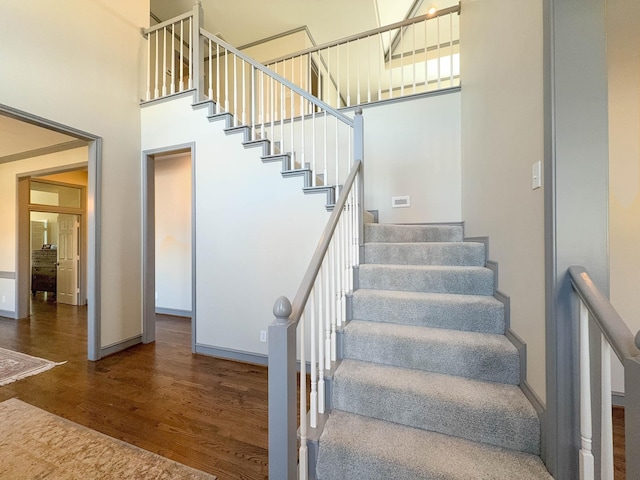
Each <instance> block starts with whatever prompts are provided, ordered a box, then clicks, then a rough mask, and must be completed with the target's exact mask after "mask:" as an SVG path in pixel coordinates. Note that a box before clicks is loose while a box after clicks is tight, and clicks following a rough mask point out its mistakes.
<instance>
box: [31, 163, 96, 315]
mask: <svg viewBox="0 0 640 480" xmlns="http://www.w3.org/2000/svg"><path fill="white" fill-rule="evenodd" d="M86 167H87V163H86V162H82V163H79V164H75V165H65V166H63V167H60V169H55V171H52V172H48V173H50V174H55V173H66V172H72V171H75V170H78V169H83V168H86ZM39 175H40V174H39ZM24 176H25V175H23V174H20V177H21V178H22V177H24ZM34 177H36V178H37V175H30V176H28V178H29V182H31V180H33V178H34ZM36 181H37V182H39V183H48V184H50V185H60V186H63V187H72V188H78V189H80V199H81V202H80V208H73V207H59V206H51V205H40V204H32V203H30V202H29V203H28V204H27V208H28V210H29V217H30V216H31V212H43V213H56V214H68V215H77V216H78V221H79V222H80V235H79V237H78V242H79V245H78V247H79V251H80V263H79V265H78V285H79V287H80V292H78V306H80V305H86V304H87V300H88V298H87V276H88V272H87V259H86V257H87V222H86V215H87V187H85V186H84V185H77V184H73V183H65V182H57V181H52V180H41V179H39V178H37V180H36ZM29 220H31V218H29ZM29 225H31V223H29ZM28 238H29V240H30V239H31V232H30V231H29V233H28ZM19 241H20V242H22V241H24V238H22V237H21V238H19ZM29 253H30V252H29Z"/></svg>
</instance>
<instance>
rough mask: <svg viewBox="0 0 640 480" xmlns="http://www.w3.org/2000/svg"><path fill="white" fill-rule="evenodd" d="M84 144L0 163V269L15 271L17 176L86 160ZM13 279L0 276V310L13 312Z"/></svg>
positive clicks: (7, 312) (14, 291) (14, 299)
mask: <svg viewBox="0 0 640 480" xmlns="http://www.w3.org/2000/svg"><path fill="white" fill-rule="evenodd" d="M87 157H88V150H87V148H86V147H82V148H76V149H74V150H67V151H64V152H58V153H52V154H49V155H42V156H39V157H34V158H28V159H24V160H19V161H15V162H8V163H0V205H2V208H0V225H2V228H0V272H15V271H16V239H17V233H16V212H17V205H16V198H17V177H18V175H20V176H22V175H24V174H27V173H31V172H39V171H41V170H44V169H47V168H52V167H58V166H63V165H71V164H77V163H82V162H86V161H87ZM15 309H16V281H15V279H0V310H2V311H4V312H5V313H6V314H11V315H12V316H13V314H14V313H15Z"/></svg>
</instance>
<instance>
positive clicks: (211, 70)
mask: <svg viewBox="0 0 640 480" xmlns="http://www.w3.org/2000/svg"><path fill="white" fill-rule="evenodd" d="M211 50H212V49H211V39H209V100H213V56H212V55H211V53H212V51H211Z"/></svg>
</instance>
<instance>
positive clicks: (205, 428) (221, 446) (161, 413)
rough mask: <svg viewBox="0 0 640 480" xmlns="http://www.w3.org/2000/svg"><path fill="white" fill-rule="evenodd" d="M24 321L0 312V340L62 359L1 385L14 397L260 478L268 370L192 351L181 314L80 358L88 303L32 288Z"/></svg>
mask: <svg viewBox="0 0 640 480" xmlns="http://www.w3.org/2000/svg"><path fill="white" fill-rule="evenodd" d="M32 309H33V315H32V317H31V319H29V320H20V321H15V320H10V319H3V318H0V347H4V348H8V349H12V350H16V351H20V352H24V353H27V354H29V355H35V356H38V357H43V358H47V359H49V360H53V361H56V362H62V361H66V362H67V363H66V364H65V365H62V366H59V367H55V368H53V369H52V370H49V371H47V372H44V373H41V374H39V375H36V376H34V377H29V378H26V379H24V380H20V381H18V382H14V383H11V384H9V385H6V386H4V387H0V401H4V400H7V399H9V398H12V397H16V398H19V399H20V400H22V401H24V402H27V403H30V404H31V405H35V406H36V407H39V408H42V409H44V410H47V411H49V412H51V413H54V414H56V415H59V416H61V417H64V418H67V419H69V420H71V421H74V422H76V423H79V424H81V425H85V426H87V427H89V428H92V429H94V430H98V431H100V432H102V433H105V434H107V435H109V436H111V437H115V438H119V439H121V440H124V441H125V442H128V443H131V444H133V445H137V446H138V447H141V448H144V449H145V450H149V451H151V452H154V453H157V454H160V455H163V456H165V457H167V458H171V459H173V460H176V461H178V462H180V463H184V464H186V465H189V466H192V467H194V468H197V469H199V470H204V471H206V472H209V473H213V474H214V475H217V476H218V477H219V478H220V480H224V479H260V480H262V479H265V478H268V465H267V446H268V439H267V369H266V368H265V367H262V366H256V365H249V364H244V363H236V362H230V361H226V360H220V359H215V358H211V357H207V356H202V355H192V354H191V347H190V345H191V344H190V342H191V324H190V321H189V320H188V319H183V318H177V317H170V316H160V315H159V316H158V321H157V341H156V343H155V344H150V345H139V346H136V347H133V348H131V349H129V350H127V351H125V352H122V353H118V354H115V355H112V356H109V357H107V358H104V359H102V360H100V361H99V362H95V363H94V362H88V361H87V359H86V355H87V354H86V352H87V346H86V335H87V330H86V309H85V308H83V307H72V306H66V305H58V306H56V305H55V304H54V303H52V302H51V301H45V300H43V299H42V297H41V294H38V297H36V300H35V301H34V302H33V306H32Z"/></svg>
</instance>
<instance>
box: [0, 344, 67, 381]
mask: <svg viewBox="0 0 640 480" xmlns="http://www.w3.org/2000/svg"><path fill="white" fill-rule="evenodd" d="M62 363H65V362H62ZM62 363H54V362H50V361H49V360H45V359H44V358H38V357H32V356H31V355H25V354H24V353H19V352H14V351H13V350H6V349H4V348H0V387H1V386H2V385H6V384H8V383H11V382H15V381H16V380H20V379H22V378H26V377H30V376H31V375H37V374H38V373H42V372H45V371H47V370H49V369H50V368H53V367H55V366H56V365H62Z"/></svg>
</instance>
